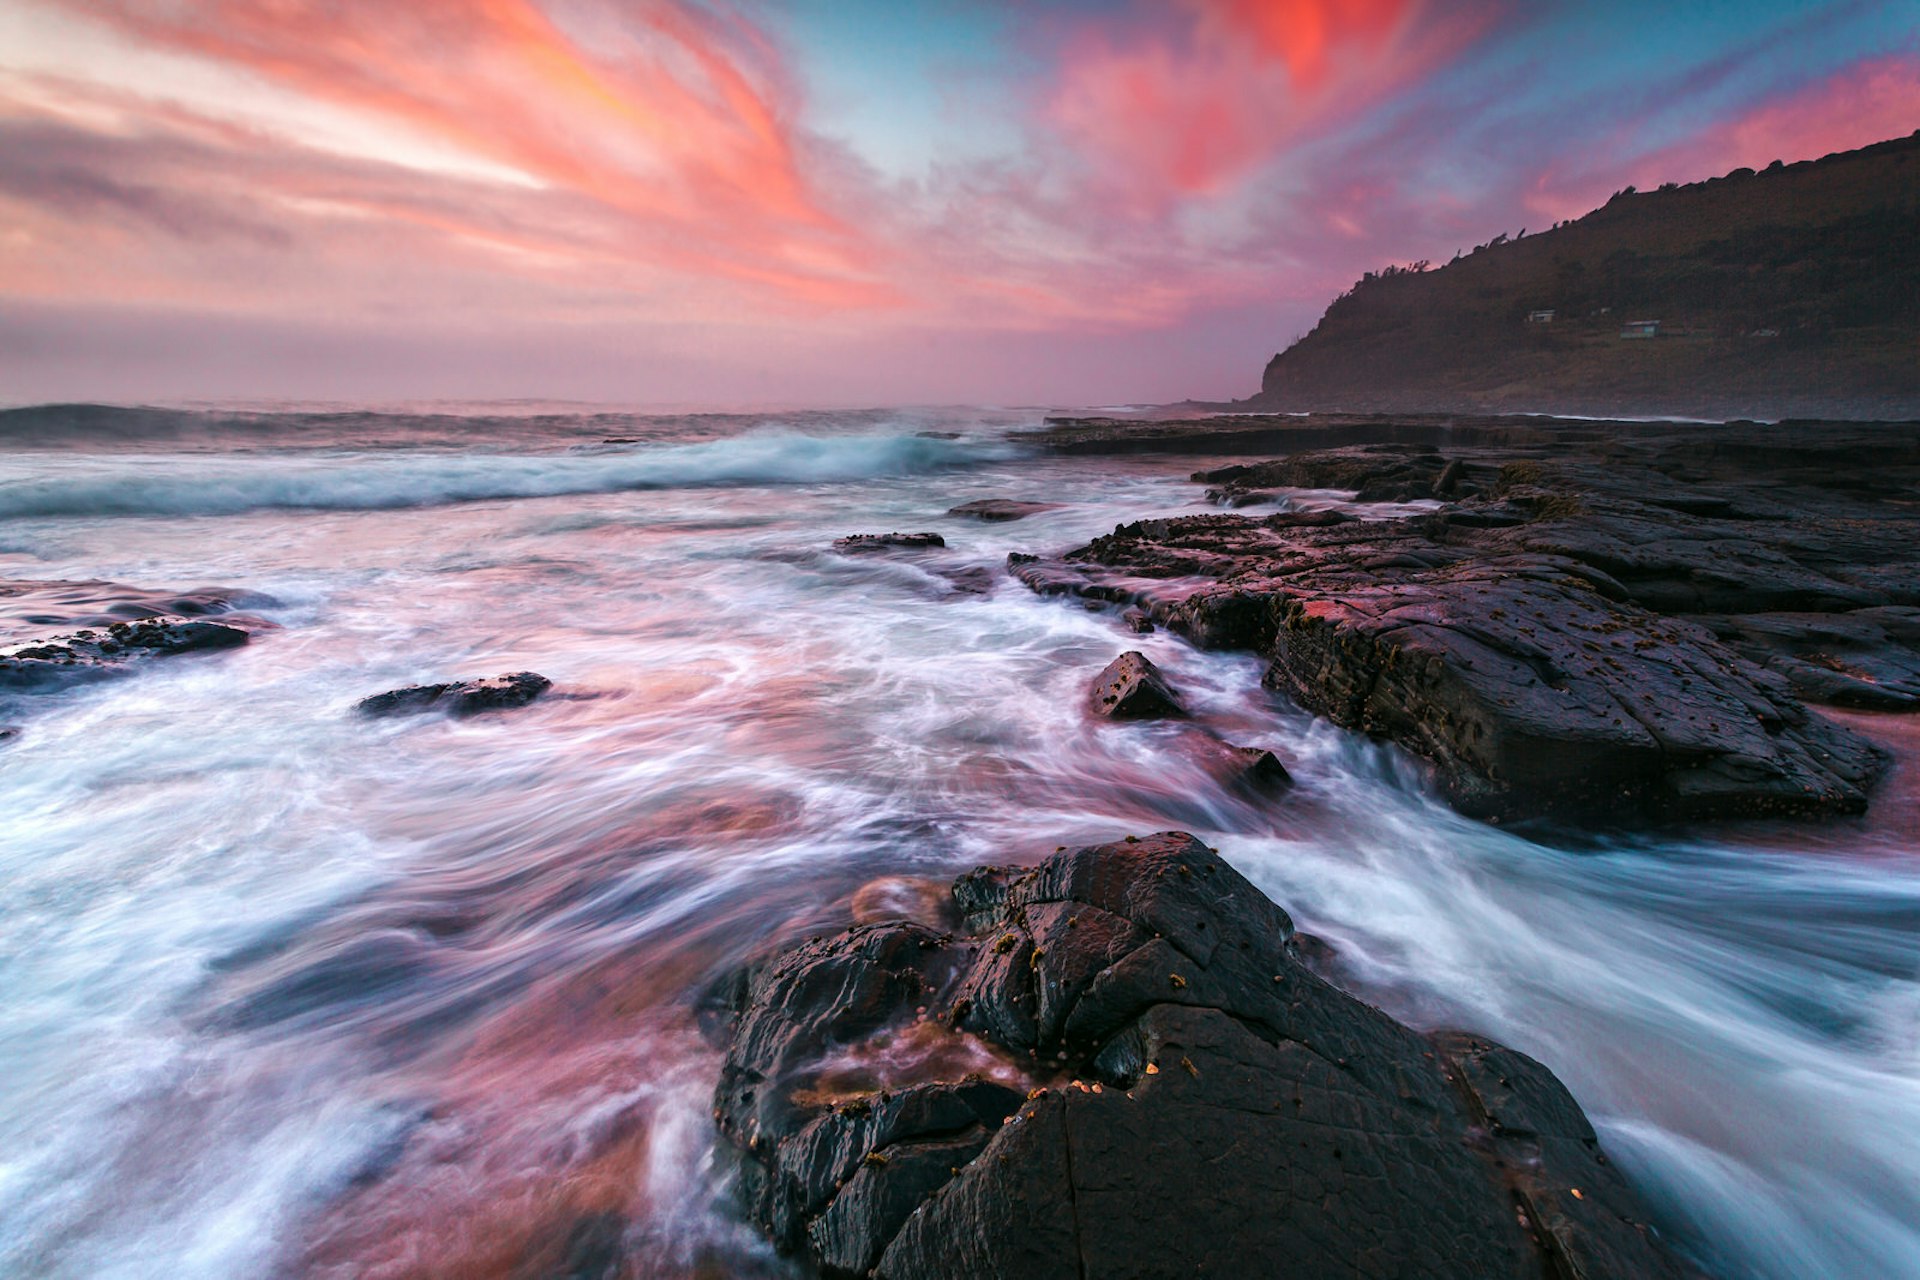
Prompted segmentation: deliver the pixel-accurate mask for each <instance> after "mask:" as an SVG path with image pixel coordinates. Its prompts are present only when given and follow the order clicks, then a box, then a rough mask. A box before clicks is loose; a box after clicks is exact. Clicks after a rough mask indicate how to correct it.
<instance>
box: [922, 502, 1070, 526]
mask: <svg viewBox="0 0 1920 1280" xmlns="http://www.w3.org/2000/svg"><path fill="white" fill-rule="evenodd" d="M1059 509H1060V504H1059V503H1057V502H1020V501H1018V500H1016V499H1013V498H981V499H980V500H979V501H977V502H963V503H961V504H960V505H959V506H957V507H952V508H950V509H949V510H948V511H947V514H948V515H950V516H968V517H971V518H972V519H975V520H986V521H989V522H996V523H997V522H1000V521H1006V520H1024V519H1026V518H1027V517H1028V516H1037V515H1039V514H1040V513H1041V512H1042V511H1058V510H1059Z"/></svg>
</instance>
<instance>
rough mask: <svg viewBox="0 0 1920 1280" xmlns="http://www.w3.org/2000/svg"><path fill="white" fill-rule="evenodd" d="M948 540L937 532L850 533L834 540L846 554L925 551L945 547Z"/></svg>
mask: <svg viewBox="0 0 1920 1280" xmlns="http://www.w3.org/2000/svg"><path fill="white" fill-rule="evenodd" d="M946 545H947V540H946V539H945V538H943V537H941V536H940V535H939V534H937V533H850V534H848V535H847V536H846V537H844V538H835V539H834V540H833V549H834V550H835V551H838V552H841V553H843V554H846V555H859V554H861V553H863V552H870V551H923V550H926V549H927V548H929V547H944V546H946Z"/></svg>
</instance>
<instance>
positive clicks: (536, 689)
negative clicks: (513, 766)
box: [354, 671, 553, 717]
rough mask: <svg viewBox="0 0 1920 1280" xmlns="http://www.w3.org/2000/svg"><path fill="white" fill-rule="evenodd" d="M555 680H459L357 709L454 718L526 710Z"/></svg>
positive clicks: (525, 674) (379, 696)
mask: <svg viewBox="0 0 1920 1280" xmlns="http://www.w3.org/2000/svg"><path fill="white" fill-rule="evenodd" d="M552 687H553V681H551V680H549V679H547V678H546V677H545V676H543V675H539V674H536V673H535V672H532V671H515V672H513V673H511V674H509V675H503V676H489V677H487V678H486V679H483V680H456V681H451V682H448V683H446V684H416V685H409V686H407V687H406V688H404V689H390V690H388V691H387V692H386V693H376V694H374V695H373V696H372V697H371V698H363V699H361V700H360V702H359V703H358V704H357V705H356V706H355V708H354V710H356V711H358V712H359V713H360V714H361V715H363V716H396V715H414V714H418V713H420V712H424V711H439V712H444V713H446V714H448V715H451V716H456V717H458V716H472V715H479V714H480V713H481V712H485V711H505V710H510V709H512V708H514V707H524V706H526V705H527V704H528V703H529V702H532V701H533V700H534V699H535V698H538V697H539V696H540V695H541V694H543V693H545V692H546V691H547V690H548V689H551V688H552Z"/></svg>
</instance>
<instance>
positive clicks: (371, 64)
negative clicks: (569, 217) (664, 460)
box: [72, 0, 890, 306]
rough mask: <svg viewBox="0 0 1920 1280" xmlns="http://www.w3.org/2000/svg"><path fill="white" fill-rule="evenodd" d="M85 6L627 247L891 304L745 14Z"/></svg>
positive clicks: (413, 6) (311, 5) (821, 295)
mask: <svg viewBox="0 0 1920 1280" xmlns="http://www.w3.org/2000/svg"><path fill="white" fill-rule="evenodd" d="M72 8H73V9H74V11H75V12H76V14H79V15H82V16H87V17H91V18H94V19H97V20H101V21H105V22H109V23H111V24H112V25H114V26H115V27H116V28H118V29H119V30H120V31H121V32H123V33H124V34H126V35H128V36H131V37H133V38H134V39H136V40H138V41H140V42H142V43H144V44H147V45H149V46H153V47H158V48H162V49H169V50H173V51H176V52H180V53H186V54H190V55H194V56H196V57H199V58H203V59H207V60H211V61H213V62H216V63H219V64H224V65H228V66H232V67H237V68H241V69H244V70H245V71H247V72H250V73H251V74H253V75H255V76H258V77H261V78H264V79H266V80H269V81H271V82H274V83H277V84H279V85H281V86H283V87H284V88H285V89H287V90H289V91H291V92H294V93H298V94H301V95H305V96H308V97H311V98H314V99H318V100H322V101H326V102H330V103H333V104H336V105H339V106H343V107H347V108H350V109H353V110H354V111H357V112H359V113H362V114H364V115H367V116H370V117H373V118H376V119H380V118H384V119H388V120H392V121H394V122H395V123H398V124H401V125H404V126H406V127H407V128H409V129H412V130H415V131H417V132H419V133H422V134H425V135H428V136H431V137H434V138H436V139H439V140H441V141H443V142H445V143H448V144H451V145H453V146H454V147H456V148H458V149H459V150H461V151H464V152H466V153H468V154H471V155H473V156H475V157H479V158H483V159H485V160H487V161H491V162H493V163H495V164H498V165H501V166H505V167H507V168H509V169H512V170H514V171H517V172H519V173H522V174H524V175H526V176H527V177H528V178H529V179H530V180H531V181H532V182H533V183H535V184H537V185H539V186H540V187H542V188H545V189H547V190H549V191H554V192H558V193H562V194H563V195H566V196H570V197H576V198H580V199H583V200H586V201H590V202H592V203H594V204H596V205H598V206H599V207H600V208H601V209H603V210H605V211H607V212H609V213H611V214H613V215H616V217H617V218H618V219H620V220H622V221H624V222H625V224H626V227H625V232H626V234H624V235H622V234H620V233H618V232H616V234H615V235H614V236H613V237H612V239H611V240H610V242H609V243H607V244H606V245H604V246H603V248H604V249H605V250H606V251H608V252H610V253H612V254H614V255H615V256H628V257H633V258H635V259H639V260H644V261H647V262H651V263H655V264H657V265H661V266H666V267H671V268H676V269H680V270H685V271H690V272H696V273H699V274H702V275H707V276H714V277H718V278H721V279H725V280H733V281H738V282H742V283H745V284H748V285H752V286H761V287H764V288H766V289H768V290H772V291H775V292H779V293H784V294H786V295H788V296H790V297H791V298H793V299H795V300H798V301H802V302H806V303H809V304H813V305H821V306H834V305H877V304H882V303H884V302H887V301H889V300H890V291H889V290H888V289H887V287H886V286H885V284H884V283H883V282H882V281H880V280H879V279H878V278H877V277H876V276H875V275H874V274H873V272H872V270H871V260H872V258H873V257H874V246H872V245H871V244H869V243H868V242H867V241H866V240H865V238H864V237H863V235H862V234H861V232H860V231H859V230H858V228H857V227H855V226H854V225H852V224H850V223H848V222H847V221H845V220H843V219H841V218H839V217H837V216H836V215H835V213H834V212H833V211H832V210H830V209H829V208H828V207H827V206H826V204H825V203H824V201H823V199H822V195H821V193H820V192H819V191H818V190H816V189H815V186H814V184H813V183H812V182H811V181H810V180H809V175H808V174H807V173H806V171H805V167H804V165H803V163H802V160H801V156H800V152H801V150H802V146H803V142H802V140H801V139H800V138H799V137H798V132H797V129H796V127H795V125H794V118H795V116H796V115H797V113H798V103H797V101H796V95H795V94H794V92H793V90H792V89H791V87H790V83H791V78H790V77H789V76H788V75H787V74H786V72H785V68H784V67H783V66H781V65H780V63H779V60H778V58H777V56H776V55H775V54H774V53H773V51H772V49H771V47H770V46H769V45H768V43H767V42H766V40H765V39H764V37H763V36H761V35H760V33H759V32H757V31H756V30H755V29H754V28H752V27H751V26H750V25H748V24H746V23H744V22H743V21H741V20H739V19H737V18H731V17H727V16H724V15H721V16H716V15H715V14H713V13H711V12H709V11H707V10H704V9H699V8H696V7H693V6H691V5H689V4H685V3H679V2H677V0H675V2H669V3H657V4H649V5H646V6H642V7H631V8H630V7H615V6H607V5H601V6H591V5H590V6H585V7H581V8H576V9H573V10H570V11H569V16H570V17H572V18H573V19H574V21H575V22H576V23H577V24H578V27H579V28H580V30H579V31H575V30H571V29H568V28H566V27H563V26H562V25H561V24H560V23H559V22H557V21H556V19H555V18H554V17H553V16H550V15H549V13H548V12H547V11H546V10H544V9H542V8H540V7H539V6H538V5H536V4H535V3H533V0H477V2H472V3H469V2H468V0H410V2H409V3H407V4H404V5H390V4H374V3H355V2H349V3H338V4H335V3H319V2H317V0H291V2H284V0H282V2H275V0H197V2H190V3H182V4H172V5H166V6H156V5H151V4H147V3H144V2H143V0H104V2H103V3H92V2H89V3H85V4H79V3H75V4H73V5H72ZM582 33H585V34H582ZM479 234H482V235H483V236H484V234H485V233H484V232H482V233H479ZM542 248H543V249H544V250H545V251H549V252H552V251H556V250H559V249H560V246H556V245H546V246H542Z"/></svg>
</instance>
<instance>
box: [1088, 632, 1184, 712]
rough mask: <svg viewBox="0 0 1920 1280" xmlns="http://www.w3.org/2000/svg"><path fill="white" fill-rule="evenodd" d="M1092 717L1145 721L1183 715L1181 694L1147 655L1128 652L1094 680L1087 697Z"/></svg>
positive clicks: (1110, 664)
mask: <svg viewBox="0 0 1920 1280" xmlns="http://www.w3.org/2000/svg"><path fill="white" fill-rule="evenodd" d="M1087 703H1088V705H1089V706H1090V707H1091V708H1092V709H1093V714H1095V715H1097V716H1105V717H1107V718H1108V719H1110V720H1146V719H1156V718H1167V717H1176V716H1184V715H1186V714H1187V712H1186V708H1185V707H1183V706H1181V705H1180V695H1179V694H1178V693H1175V692H1174V689H1173V686H1172V685H1170V684H1168V683H1167V678H1166V676H1164V675H1162V674H1161V672H1160V668H1158V667H1156V666H1154V665H1153V663H1151V662H1149V661H1148V660H1147V655H1146V654H1144V653H1141V652H1139V651H1138V650H1134V649H1129V650H1127V652H1125V653H1123V654H1121V655H1120V656H1119V657H1117V658H1115V659H1114V660H1113V661H1112V662H1109V663H1108V664H1107V665H1106V668H1105V669H1104V670H1102V671H1101V672H1100V674H1099V675H1098V676H1096V677H1095V678H1094V682H1093V689H1092V691H1091V692H1090V693H1089V694H1088V698H1087Z"/></svg>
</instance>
